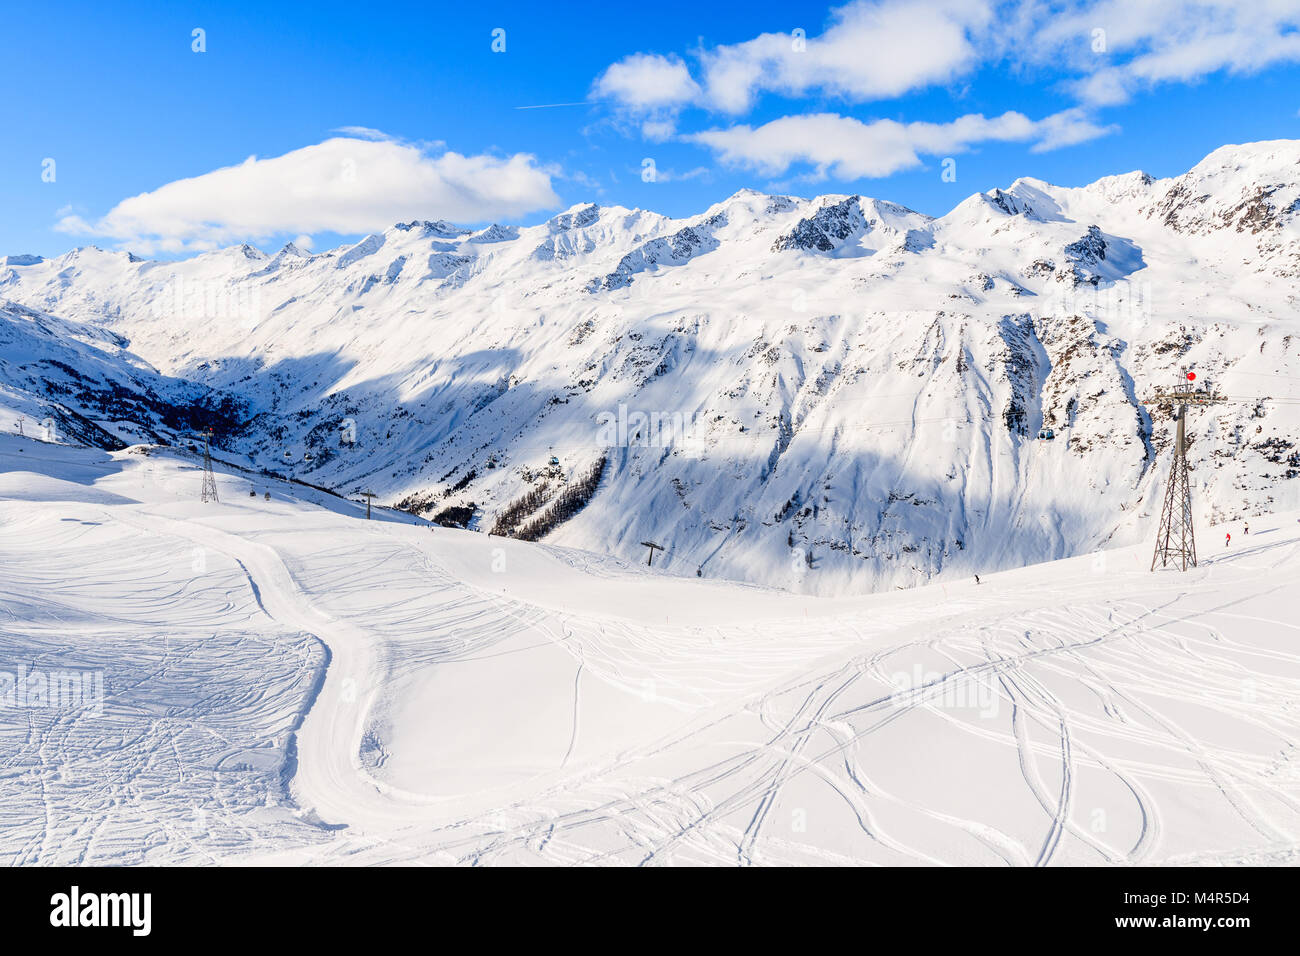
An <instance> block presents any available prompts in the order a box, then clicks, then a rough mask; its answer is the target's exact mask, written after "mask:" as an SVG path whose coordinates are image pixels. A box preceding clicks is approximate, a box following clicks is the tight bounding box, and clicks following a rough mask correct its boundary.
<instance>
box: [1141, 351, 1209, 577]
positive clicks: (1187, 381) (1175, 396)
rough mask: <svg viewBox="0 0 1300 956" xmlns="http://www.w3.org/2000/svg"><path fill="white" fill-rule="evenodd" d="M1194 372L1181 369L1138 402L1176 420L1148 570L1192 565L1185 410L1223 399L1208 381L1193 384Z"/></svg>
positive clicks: (1193, 546)
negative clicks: (1172, 379)
mask: <svg viewBox="0 0 1300 956" xmlns="http://www.w3.org/2000/svg"><path fill="white" fill-rule="evenodd" d="M1195 381H1196V373H1195V372H1187V371H1184V373H1183V380H1182V381H1180V382H1179V383H1178V384H1177V385H1175V386H1172V387H1170V388H1165V387H1162V386H1159V385H1157V386H1156V394H1155V396H1154V397H1153V398H1148V399H1144V400H1143V402H1142V404H1143V405H1146V406H1147V407H1148V408H1149V409H1151V411H1152V416H1153V417H1154V413H1155V412H1157V411H1161V412H1168V413H1169V414H1170V415H1171V416H1173V419H1174V421H1176V422H1177V423H1178V430H1177V434H1176V435H1175V437H1174V461H1173V464H1172V465H1170V467H1169V487H1168V488H1167V489H1166V491H1165V504H1164V507H1163V508H1162V509H1161V510H1160V528H1159V530H1158V531H1157V532H1156V550H1155V554H1153V555H1152V556H1151V570H1152V571H1154V570H1155V569H1156V564H1157V563H1159V565H1160V566H1161V567H1162V568H1164V567H1168V566H1169V565H1171V564H1173V565H1176V566H1178V568H1179V569H1180V570H1182V571H1186V570H1187V569H1188V568H1189V567H1190V568H1194V567H1196V534H1195V531H1194V529H1193V528H1192V483H1191V479H1190V477H1189V469H1188V467H1187V431H1186V423H1187V410H1188V409H1189V408H1191V407H1192V406H1193V405H1215V404H1218V403H1219V402H1225V401H1227V399H1226V398H1224V397H1223V396H1222V395H1220V394H1219V393H1218V392H1216V391H1214V390H1213V389H1211V388H1210V387H1209V386H1208V385H1201V386H1199V387H1198V386H1196V385H1193V384H1192V383H1193V382H1195Z"/></svg>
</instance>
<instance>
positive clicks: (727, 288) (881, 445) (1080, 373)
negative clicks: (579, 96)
mask: <svg viewBox="0 0 1300 956" xmlns="http://www.w3.org/2000/svg"><path fill="white" fill-rule="evenodd" d="M1298 289H1300V141H1295V140H1279V141H1274V142H1262V143H1251V144H1245V145H1237V146H1225V147H1223V148H1222V149H1219V150H1217V151H1215V152H1214V153H1212V154H1211V155H1210V156H1208V157H1206V159H1205V160H1204V161H1202V162H1201V163H1199V164H1198V165H1197V166H1196V167H1195V168H1193V169H1192V170H1190V171H1189V172H1187V173H1186V174H1184V175H1182V176H1178V177H1174V178H1171V179H1153V178H1152V177H1149V176H1146V175H1144V174H1142V173H1128V174H1124V175H1119V176H1112V177H1108V178H1105V179H1102V180H1099V181H1098V182H1096V183H1093V184H1091V185H1088V186H1084V187H1080V188H1061V187H1056V186H1052V185H1050V184H1048V183H1044V182H1041V181H1038V180H1033V179H1021V180H1018V181H1017V182H1015V183H1014V184H1012V185H1011V186H1010V187H1008V188H1007V189H1005V190H1002V189H996V190H992V191H990V192H988V193H979V194H976V195H974V196H971V197H970V198H968V199H966V200H965V201H962V202H960V203H958V204H957V206H956V207H955V208H954V209H953V211H952V212H951V213H949V214H948V215H946V216H943V217H941V218H938V219H931V218H929V217H927V216H924V215H921V214H919V213H915V212H912V211H910V210H907V209H905V208H903V207H901V206H898V205H896V204H893V203H889V202H885V201H883V200H877V199H871V198H868V197H861V196H822V197H819V198H816V199H811V200H808V199H800V198H794V197H787V196H768V195H764V194H762V193H758V192H755V191H752V190H744V191H742V192H740V193H737V194H736V195H735V196H732V197H731V198H729V199H727V200H725V201H723V202H721V203H718V204H717V205H715V206H713V207H711V208H710V209H708V210H706V211H705V212H703V213H702V214H700V215H698V216H693V217H687V218H685V219H670V218H667V217H664V216H660V215H657V214H655V213H653V212H648V211H644V210H628V209H623V208H617V207H598V206H594V205H581V206H575V207H574V208H572V209H570V210H568V211H567V212H565V213H562V214H560V215H557V216H555V217H554V218H552V219H550V220H549V221H547V222H546V223H543V224H541V225H537V226H531V227H514V226H511V227H501V226H492V227H488V228H486V229H481V230H478V231H471V230H468V229H461V228H459V227H456V226H454V225H452V224H449V223H446V222H412V223H403V224H399V225H396V226H394V227H393V228H391V229H389V230H387V231H385V232H383V233H380V234H376V235H372V236H368V237H366V238H364V239H362V240H361V241H360V242H358V243H356V244H354V245H352V246H350V247H345V248H340V249H336V250H332V251H329V252H325V253H321V254H311V253H307V252H304V251H303V250H301V249H298V248H296V247H294V246H292V244H291V245H289V246H286V247H285V248H284V249H282V250H280V251H279V252H278V253H276V254H275V255H268V254H266V253H264V252H262V251H260V250H258V249H255V248H253V247H251V246H246V245H245V246H239V247H233V248H229V249H223V250H220V251H217V252H211V253H207V254H204V255H200V256H196V257H194V258H192V259H189V260H185V261H181V262H157V261H146V260H142V259H139V258H137V257H134V256H131V255H130V254H128V253H127V252H106V251H101V250H99V249H95V248H83V249H77V250H75V251H73V252H70V253H68V254H67V255H64V256H59V257H54V258H48V259H40V258H39V257H34V256H21V255H16V256H9V257H7V258H5V259H4V260H0V297H3V298H4V299H7V300H9V301H10V302H11V303H12V304H11V305H9V306H4V305H3V302H0V332H4V333H5V334H6V335H7V336H8V337H9V338H8V341H6V343H5V345H4V352H3V361H0V429H3V430H6V431H9V430H13V428H14V427H15V423H16V420H17V416H18V415H20V414H22V415H25V416H26V417H27V420H28V423H29V424H30V422H31V421H32V420H33V419H41V420H43V419H44V418H46V417H48V416H51V415H53V416H54V417H55V418H56V419H58V420H59V421H61V422H63V423H64V425H65V428H64V431H70V432H73V433H74V434H73V436H72V438H71V439H68V440H79V441H82V442H85V443H89V444H98V445H101V446H102V447H110V443H107V442H104V441H102V440H100V439H102V437H103V436H100V435H99V433H98V432H97V431H96V429H101V430H102V431H103V432H106V433H107V434H108V435H110V436H115V437H116V438H117V439H119V440H120V441H121V442H124V443H133V442H139V441H155V440H163V441H168V442H173V443H174V442H176V441H178V440H179V439H181V438H183V437H184V436H186V435H188V434H191V433H192V432H193V430H194V429H195V428H197V427H201V426H206V425H212V426H213V427H214V428H215V429H216V432H217V435H216V437H215V442H216V444H217V446H218V447H219V449H220V450H221V453H222V454H223V455H225V456H227V457H229V458H231V459H232V460H239V461H242V462H250V461H251V462H252V463H254V465H255V466H256V467H269V468H273V469H282V467H283V458H284V455H285V452H286V451H287V452H288V453H289V456H290V458H292V459H293V460H294V462H295V465H294V471H295V474H296V475H297V476H298V477H300V478H304V479H306V480H309V481H311V482H313V483H315V484H320V485H324V486H327V487H331V488H335V489H337V490H339V491H342V492H344V493H355V492H358V491H361V490H365V489H369V490H373V491H375V492H376V493H378V494H379V496H380V497H379V500H380V501H381V502H383V503H385V504H390V505H391V504H397V503H402V504H403V505H405V506H406V507H409V508H414V509H418V510H420V511H421V513H423V514H425V515H428V516H435V515H437V514H439V513H440V512H441V511H442V510H443V509H445V508H448V507H451V506H461V507H465V508H468V507H470V506H473V508H474V514H475V516H474V519H473V520H472V521H471V524H470V526H471V527H472V528H478V529H480V530H486V529H487V528H490V527H491V525H492V523H493V521H494V519H495V516H496V515H497V514H498V513H499V512H500V511H501V510H502V509H503V508H504V507H505V506H506V505H507V504H509V503H510V502H511V501H514V500H516V499H517V498H519V497H520V496H521V495H522V494H524V493H525V492H526V491H528V490H529V489H530V488H533V487H537V486H538V485H540V484H542V483H547V484H548V485H549V486H550V487H551V490H552V493H554V492H555V491H557V490H558V488H559V487H561V486H562V485H563V483H564V482H566V481H567V480H569V479H570V478H571V477H572V476H573V475H575V474H578V473H580V472H582V471H583V470H584V469H586V468H587V467H588V466H589V465H590V464H591V463H592V462H594V461H595V460H597V459H598V458H599V457H600V456H602V455H604V456H607V457H608V461H609V464H608V468H607V470H606V473H605V477H604V479H603V480H602V482H601V485H600V488H599V489H598V492H597V494H596V495H595V497H594V498H593V499H592V501H591V502H590V504H588V505H587V507H586V508H585V509H584V510H583V511H581V512H580V513H579V514H578V515H577V516H576V517H574V518H572V519H571V520H569V521H568V522H567V523H564V524H562V525H560V526H559V527H558V528H556V529H555V530H554V531H552V532H551V533H550V534H549V535H548V537H547V538H546V539H545V540H546V541H547V543H550V544H556V545H564V546H569V547H575V548H580V549H584V550H587V551H590V552H594V553H599V554H606V555H612V556H616V557H618V558H620V559H622V560H625V561H629V562H634V561H637V560H639V559H641V558H642V556H643V554H644V549H643V548H642V546H641V542H643V541H646V540H652V541H655V542H657V543H659V544H661V545H663V546H664V548H665V550H664V551H663V552H662V554H661V555H660V556H659V558H658V559H657V561H656V567H657V569H659V570H662V571H664V572H666V573H669V574H673V575H678V576H685V577H690V578H694V577H695V576H696V575H697V573H698V574H699V575H701V576H703V577H704V578H709V579H728V580H733V581H747V582H751V583H757V584H764V585H770V586H776V587H780V588H784V589H787V590H790V591H795V592H800V593H808V594H819V595H824V596H833V595H847V594H859V593H863V592H867V591H887V590H892V589H893V588H895V587H899V586H903V587H912V586H915V585H917V584H921V583H924V582H928V581H935V580H939V581H942V580H964V579H966V578H967V577H969V576H970V575H971V574H972V573H974V572H977V571H978V572H987V571H991V570H996V569H1008V568H1013V567H1020V566H1023V565H1026V564H1029V563H1033V562H1037V561H1047V560H1051V559H1055V558H1061V557H1066V556H1071V555H1082V554H1087V553H1091V552H1092V551H1094V550H1096V549H1098V548H1102V547H1113V546H1121V545H1130V544H1136V543H1137V542H1140V541H1144V540H1148V539H1149V538H1150V536H1151V534H1152V532H1153V525H1154V523H1155V521H1156V518H1157V515H1158V510H1159V503H1160V495H1161V491H1162V488H1163V481H1164V474H1165V472H1166V469H1167V465H1166V463H1165V462H1166V456H1165V455H1164V454H1163V453H1164V452H1166V451H1167V450H1168V447H1169V442H1170V437H1171V433H1172V429H1171V424H1170V422H1169V421H1168V419H1167V418H1166V417H1163V416H1159V415H1158V416H1156V417H1155V419H1154V420H1153V418H1152V416H1151V414H1150V413H1149V412H1148V410H1147V409H1146V408H1145V407H1144V406H1142V405H1141V404H1140V400H1141V399H1142V398H1143V397H1145V396H1147V395H1149V394H1150V392H1151V391H1152V389H1153V387H1154V386H1156V385H1163V384H1169V383H1172V382H1173V381H1174V380H1175V377H1176V376H1177V375H1178V374H1180V371H1181V370H1182V369H1183V368H1185V367H1186V368H1192V369H1194V370H1195V371H1196V372H1197V374H1198V375H1199V376H1200V379H1201V381H1206V380H1208V381H1210V382H1212V383H1213V384H1214V385H1216V386H1217V387H1219V388H1221V389H1222V390H1223V391H1224V392H1225V393H1226V394H1227V395H1228V397H1229V398H1230V399H1232V401H1230V402H1229V403H1227V404H1224V405H1219V406H1215V407H1214V408H1212V409H1208V410H1204V411H1198V412H1196V413H1195V414H1194V415H1193V416H1192V418H1191V420H1190V422H1189V432H1190V439H1191V442H1192V448H1191V452H1190V458H1191V460H1192V464H1193V467H1194V469H1195V471H1194V478H1193V480H1194V482H1195V485H1196V488H1195V493H1196V497H1197V501H1198V503H1199V505H1198V507H1200V508H1201V510H1202V514H1201V517H1202V519H1203V520H1215V521H1226V520H1232V519H1239V518H1244V517H1246V516H1249V515H1253V514H1259V513H1268V512H1276V511H1280V510H1286V509H1298V508H1300V482H1297V481H1296V480H1295V479H1296V478H1297V477H1300V451H1298V450H1297V447H1296V438H1295V435H1296V428H1297V423H1298V418H1300V416H1298V415H1297V409H1300V392H1298V391H1297V388H1296V381H1297V376H1298V375H1300V367H1298V366H1297V348H1298V347H1300V346H1298V344H1297V331H1298V330H1300V315H1298V313H1297V305H1298V301H1300V300H1298V299H1297V295H1298ZM56 317H57V318H56ZM55 323H62V324H60V325H57V326H56V324H55ZM42 329H44V330H45V331H44V332H42ZM50 330H55V331H50ZM42 335H44V338H42V337H41V336H42ZM19 339H21V341H22V349H21V350H20V349H19V348H18V346H17V345H14V346H13V347H12V349H11V345H10V344H9V341H13V342H17V341H18V340H19ZM38 340H39V341H38ZM60 352H62V353H64V354H63V357H60V356H59V354H58V353H60ZM20 354H21V356H25V357H22V358H20V357H19V355H20ZM69 355H71V356H72V357H70V358H69V357H68V356H69ZM51 359H57V360H58V361H60V362H62V363H63V364H64V366H66V367H68V368H72V369H74V370H77V371H78V372H79V373H80V374H81V375H82V376H84V378H83V379H81V380H78V379H75V378H73V377H70V376H69V375H68V374H67V373H66V372H65V371H63V370H62V368H61V367H59V366H55V365H52V364H51V363H50V360H51ZM620 414H621V415H622V419H623V421H624V422H625V423H626V424H625V427H622V428H619V427H617V419H618V418H619V416H620ZM609 417H613V418H615V420H616V425H615V427H613V428H609V427H606V428H602V423H604V422H607V421H608V418H609ZM348 420H351V421H352V422H353V423H354V425H355V429H356V441H355V442H353V443H341V442H340V440H339V436H340V425H343V424H345V423H346V422H347V421H348ZM655 421H664V422H667V423H668V424H669V425H670V426H672V425H674V424H675V425H676V426H677V431H676V432H674V431H673V430H672V429H671V427H670V428H669V429H668V430H662V429H656V427H655V425H654V422H655ZM91 426H93V428H92V427H91ZM1045 427H1050V428H1052V429H1053V430H1054V433H1055V436H1056V437H1055V439H1054V440H1052V441H1050V442H1048V441H1039V440H1037V438H1036V436H1037V435H1038V433H1039V431H1040V429H1042V428H1045ZM308 453H310V454H311V456H312V457H311V461H310V462H308V461H306V460H305V455H306V454H308ZM551 456H555V457H556V458H557V459H558V460H559V462H560V464H559V465H558V466H555V467H549V466H548V462H549V459H550V457H551Z"/></svg>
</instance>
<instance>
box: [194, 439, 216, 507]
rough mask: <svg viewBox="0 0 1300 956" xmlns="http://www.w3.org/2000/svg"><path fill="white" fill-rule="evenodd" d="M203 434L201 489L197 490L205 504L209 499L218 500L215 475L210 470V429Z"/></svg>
mask: <svg viewBox="0 0 1300 956" xmlns="http://www.w3.org/2000/svg"><path fill="white" fill-rule="evenodd" d="M202 435H203V490H202V491H200V492H199V498H200V500H202V501H203V502H204V503H205V504H206V503H207V502H209V501H219V500H220V499H219V498H217V476H216V475H215V474H213V472H212V450H211V447H210V446H211V442H212V429H211V428H209V429H208V430H207V431H205V432H202Z"/></svg>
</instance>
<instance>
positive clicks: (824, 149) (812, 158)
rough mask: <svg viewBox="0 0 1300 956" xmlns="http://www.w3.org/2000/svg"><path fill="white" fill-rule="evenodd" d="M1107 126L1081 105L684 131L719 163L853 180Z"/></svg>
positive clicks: (1070, 139)
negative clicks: (935, 119)
mask: <svg viewBox="0 0 1300 956" xmlns="http://www.w3.org/2000/svg"><path fill="white" fill-rule="evenodd" d="M1107 132H1109V130H1108V129H1105V128H1102V127H1100V126H1097V125H1095V124H1094V123H1092V122H1091V121H1090V120H1089V119H1088V118H1087V116H1086V115H1085V114H1084V113H1083V111H1081V110H1067V111H1064V112H1063V113H1057V114H1054V115H1052V116H1049V117H1047V118H1045V119H1042V120H1031V119H1029V118H1028V117H1027V116H1025V115H1023V114H1021V113H1016V112H1007V113H1003V114H1002V115H1001V116H994V117H991V118H989V117H985V116H982V115H980V114H978V113H973V114H968V115H966V116H961V117H958V118H957V119H955V120H953V121H952V122H949V123H899V122H896V121H894V120H888V119H881V120H873V121H871V122H867V123H864V122H862V121H860V120H856V119H853V118H852V117H848V116H840V115H838V114H835V113H814V114H809V115H804V116H786V117H782V118H781V119H777V120H773V121H772V122H770V123H764V124H763V125H762V126H759V127H756V128H755V127H750V126H744V125H742V126H733V127H730V128H728V129H713V130H706V131H704V132H702V133H695V134H692V135H690V136H687V137H685V138H686V139H688V140H692V141H694V142H698V143H702V144H704V145H706V146H708V147H710V148H711V149H713V150H714V151H715V152H716V153H717V154H718V157H719V158H720V159H721V160H722V162H724V163H727V164H729V165H734V166H747V167H750V168H753V169H755V170H757V171H758V172H760V173H762V174H763V175H767V176H779V175H781V174H782V173H784V172H785V171H786V170H787V169H789V168H790V167H791V166H792V165H794V164H796V163H806V164H808V165H810V166H812V167H813V170H814V175H815V176H816V177H817V178H822V177H825V176H827V175H830V176H833V177H834V178H836V179H843V180H853V179H860V178H864V177H881V176H889V175H892V174H893V173H896V172H899V171H900V170H904V169H910V168H913V167H915V166H918V165H920V164H921V156H922V155H930V156H941V155H948V154H954V153H960V152H963V151H965V150H966V149H969V148H970V147H971V146H973V145H975V144H977V143H980V142H1030V141H1035V148H1036V149H1052V148H1055V147H1056V146H1063V145H1068V144H1071V143H1078V142H1082V141H1084V140H1085V139H1092V138H1094V137H1096V136H1100V135H1103V134H1105V133H1107Z"/></svg>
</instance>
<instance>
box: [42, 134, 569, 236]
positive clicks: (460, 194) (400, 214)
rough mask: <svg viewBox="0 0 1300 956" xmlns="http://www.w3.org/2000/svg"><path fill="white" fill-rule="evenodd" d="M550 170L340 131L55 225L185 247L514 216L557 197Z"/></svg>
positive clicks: (526, 158)
mask: <svg viewBox="0 0 1300 956" xmlns="http://www.w3.org/2000/svg"><path fill="white" fill-rule="evenodd" d="M367 132H368V133H373V131H367ZM551 175H552V171H551V170H548V169H546V168H543V167H541V166H539V165H538V164H537V162H536V160H535V158H534V157H533V156H531V155H528V154H525V153H519V154H516V155H514V156H509V157H498V156H489V155H475V156H465V155H462V154H460V153H455V152H444V153H441V154H439V155H431V154H430V153H428V152H427V151H426V150H424V149H421V148H420V147H417V146H413V145H410V144H406V143H401V142H397V141H395V140H391V139H386V138H382V139H381V138H376V137H375V136H373V135H372V136H368V137H367V138H351V137H335V138H333V139H328V140H325V141H324V142H322V143H318V144H316V145H314V146H306V147H303V148H302V149H296V150H294V151H292V152H289V153H286V154H284V155H283V156H276V157H272V158H268V159H259V158H257V157H256V156H250V157H249V158H248V159H247V160H245V161H244V162H242V163H240V164H239V165H236V166H227V167H224V168H222V169H216V170H213V171H212V172H209V173H204V174H203V175H201V176H195V177H192V178H189V179H180V180H177V181H175V182H171V183H168V184H166V185H165V186H161V187H159V188H158V189H155V190H153V191H152V192H147V193H141V194H140V195H138V196H132V197H130V198H129V199H124V200H122V201H121V202H120V203H118V204H117V205H116V206H114V207H113V208H112V209H111V210H109V211H108V213H107V214H105V215H104V216H103V217H101V218H99V219H98V220H95V221H87V220H86V219H84V218H83V217H81V216H77V215H65V216H64V217H63V218H61V219H60V220H59V221H58V223H57V225H56V227H55V228H57V229H59V230H61V231H63V232H67V233H73V234H79V235H90V236H102V237H107V238H111V239H114V240H117V241H118V242H119V244H121V245H123V246H130V247H131V248H132V249H135V250H137V251H141V252H155V251H162V252H184V251H190V250H200V249H209V248H213V247H215V246H218V245H221V244H224V243H229V242H233V241H238V240H243V239H252V240H254V241H265V240H266V239H268V238H269V237H272V236H278V235H285V234H293V233H302V234H305V235H310V234H312V233H318V232H337V233H343V234H355V233H363V232H373V231H377V230H381V229H385V228H387V227H388V226H391V225H392V224H393V223H395V222H399V221H402V220H406V219H426V218H427V219H451V220H458V221H462V222H478V221H482V220H485V219H499V218H506V219H508V218H513V217H516V216H520V215H523V214H525V213H529V212H534V211H537V210H540V209H549V208H554V207H556V206H558V205H559V204H560V203H559V197H557V196H556V194H555V192H554V191H553V190H552V188H551Z"/></svg>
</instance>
